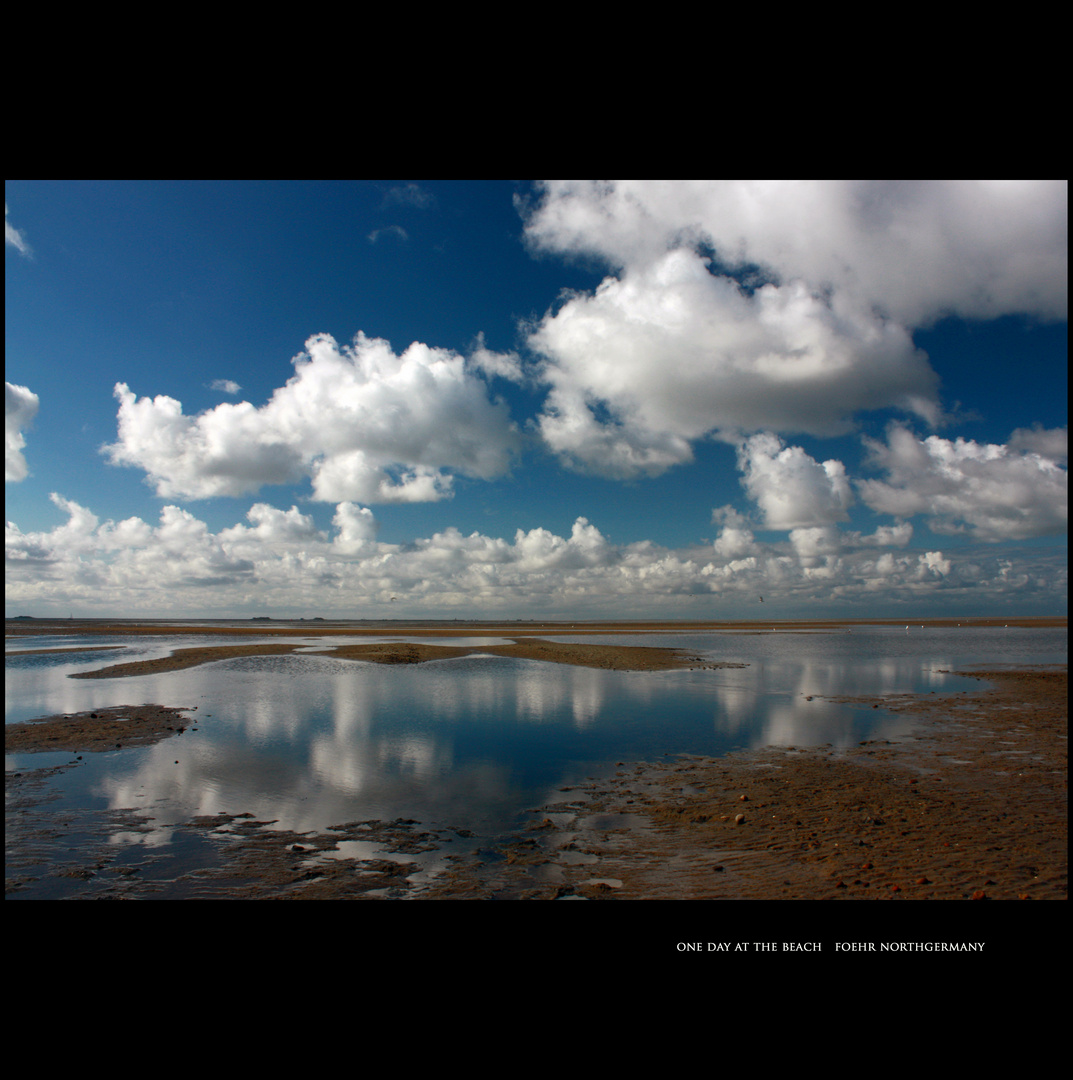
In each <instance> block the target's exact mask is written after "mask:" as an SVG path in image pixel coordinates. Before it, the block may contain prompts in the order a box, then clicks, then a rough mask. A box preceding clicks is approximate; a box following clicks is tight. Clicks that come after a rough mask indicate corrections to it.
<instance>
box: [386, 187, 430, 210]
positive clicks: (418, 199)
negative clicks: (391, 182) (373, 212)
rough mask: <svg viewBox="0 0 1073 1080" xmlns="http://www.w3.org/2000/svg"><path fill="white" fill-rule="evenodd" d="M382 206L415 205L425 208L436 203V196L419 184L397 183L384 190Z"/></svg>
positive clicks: (421, 208)
mask: <svg viewBox="0 0 1073 1080" xmlns="http://www.w3.org/2000/svg"><path fill="white" fill-rule="evenodd" d="M383 205H384V206H416V207H417V208H418V209H420V210H427V209H428V208H429V207H431V206H435V205H436V197H435V195H433V194H432V193H431V192H430V191H426V190H425V189H424V188H423V187H421V185H420V184H413V183H411V184H397V185H396V186H395V187H391V188H388V189H387V191H385V192H384V200H383Z"/></svg>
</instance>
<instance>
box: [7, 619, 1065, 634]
mask: <svg viewBox="0 0 1073 1080" xmlns="http://www.w3.org/2000/svg"><path fill="white" fill-rule="evenodd" d="M905 625H908V626H910V627H925V628H928V627H963V628H971V627H988V626H990V627H996V626H1002V627H1007V626H1015V627H1021V628H1034V627H1066V626H1068V625H1069V620H1068V616H1066V615H1038V616H1016V615H994V616H953V617H950V618H941V619H919V618H912V619H910V620H909V622H908V624H907V623H906V620H905V619H904V618H901V619H774V618H773V619H749V620H729V619H728V620H722V619H720V620H715V619H713V620H690V621H683V622H673V621H661V620H595V621H580V620H579V621H577V622H566V621H561V620H553V621H546V622H542V621H537V620H510V619H503V620H489V619H482V620H466V619H458V620H454V619H440V620H437V619H355V620H352V621H348V620H344V619H319V618H315V619H265V618H260V617H258V618H254V619H36V618H26V617H19V618H14V619H7V620H5V634H6V635H7V636H8V637H23V636H32V635H40V634H63V633H71V634H78V635H79V636H84V635H87V634H164V633H166V634H207V635H211V634H227V635H228V636H235V635H257V636H259V637H264V636H269V635H276V634H279V635H283V634H286V635H288V636H291V637H293V636H295V635H296V634H302V635H306V636H309V637H332V636H338V635H344V634H345V635H349V636H359V635H360V636H378V637H380V636H383V635H385V634H389V635H392V634H399V635H405V636H407V637H459V636H476V637H480V636H494V637H517V636H527V635H532V634H537V635H541V634H652V633H690V632H700V633H708V632H714V631H729V632H734V631H739V632H749V631H767V632H770V631H771V630H776V631H778V630H825V629H838V628H843V627H845V628H852V627H856V626H905Z"/></svg>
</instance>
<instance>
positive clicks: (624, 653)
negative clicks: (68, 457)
mask: <svg viewBox="0 0 1073 1080" xmlns="http://www.w3.org/2000/svg"><path fill="white" fill-rule="evenodd" d="M308 647H309V643H308V642H303V643H299V644H273V643H271V642H262V643H259V644H256V645H210V646H204V647H201V648H192V649H176V650H174V652H172V653H171V655H170V656H161V657H157V658H156V659H153V660H133V661H130V662H129V663H126V664H112V665H110V666H108V667H104V668H97V669H95V670H93V671H78V672H74V673H72V674H71V675H68V678H70V679H123V678H130V677H133V676H137V675H151V674H155V673H157V672H161V671H178V670H180V669H182V668H190V667H197V666H198V665H200V664H208V663H211V662H212V661H215V660H229V659H231V658H233V657H237V656H281V655H290V654H293V653H295V652H296V651H297V650H299V649H306V648H308ZM478 653H480V654H482V655H489V654H491V655H493V656H509V657H514V658H516V659H522V660H542V661H545V662H547V663H553V664H574V665H576V666H579V667H594V668H608V669H611V670H614V671H665V670H670V669H674V668H687V667H698V668H699V667H704V668H718V667H741V666H743V665H741V664H722V663H713V662H712V661H706V660H704V659H703V658H701V657H699V656H694V655H692V654H691V653H688V652H685V651H683V650H679V649H662V648H644V647H640V646H630V645H587V644H572V645H563V644H559V643H556V642H551V641H544V640H542V639H541V638H521V639H518V640H516V641H515V642H514V644H512V645H479V646H477V645H474V646H461V645H429V644H427V643H425V642H409V641H392V642H375V643H371V644H368V645H337V646H335V647H334V648H330V649H327V648H326V649H322V650H320V651H318V652H317V653H316V654H314V655H316V656H326V657H330V658H332V659H336V660H363V661H366V662H368V663H374V664H421V663H425V662H426V661H429V660H451V659H456V658H458V657H462V656H473V655H475V654H478ZM302 655H309V654H308V653H303V654H302Z"/></svg>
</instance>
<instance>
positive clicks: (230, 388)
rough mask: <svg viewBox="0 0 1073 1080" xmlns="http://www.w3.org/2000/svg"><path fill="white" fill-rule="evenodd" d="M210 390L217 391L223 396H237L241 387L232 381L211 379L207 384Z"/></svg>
mask: <svg viewBox="0 0 1073 1080" xmlns="http://www.w3.org/2000/svg"><path fill="white" fill-rule="evenodd" d="M209 389H210V390H219V391H220V392H221V393H224V394H237V393H238V392H239V391H240V390H241V389H242V387H241V386H239V384H238V383H237V382H235V380H234V379H213V380H212V382H211V383H209Z"/></svg>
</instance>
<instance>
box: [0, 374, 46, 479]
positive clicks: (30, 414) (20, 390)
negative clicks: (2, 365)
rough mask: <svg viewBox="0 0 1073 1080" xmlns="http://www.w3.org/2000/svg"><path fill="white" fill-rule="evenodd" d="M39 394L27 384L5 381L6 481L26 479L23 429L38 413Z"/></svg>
mask: <svg viewBox="0 0 1073 1080" xmlns="http://www.w3.org/2000/svg"><path fill="white" fill-rule="evenodd" d="M38 405H39V400H38V397H37V395H36V394H35V393H34V392H33V391H32V390H29V389H28V388H27V387H25V386H16V385H15V384H14V383H9V382H5V383H4V481H5V482H6V483H10V482H18V481H19V480H25V479H26V476H27V472H28V470H27V467H26V458H25V457H24V456H23V453H22V450H23V447H25V445H26V440H25V438H23V434H22V433H23V431H25V429H26V428H28V427H29V426H30V424H31V423H32V422H33V418H34V417H35V416H36V415H37V407H38Z"/></svg>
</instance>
